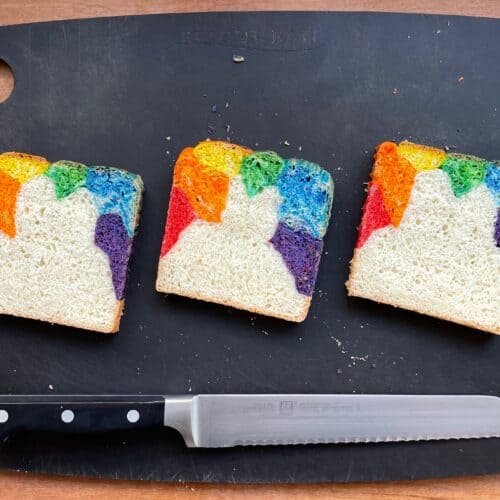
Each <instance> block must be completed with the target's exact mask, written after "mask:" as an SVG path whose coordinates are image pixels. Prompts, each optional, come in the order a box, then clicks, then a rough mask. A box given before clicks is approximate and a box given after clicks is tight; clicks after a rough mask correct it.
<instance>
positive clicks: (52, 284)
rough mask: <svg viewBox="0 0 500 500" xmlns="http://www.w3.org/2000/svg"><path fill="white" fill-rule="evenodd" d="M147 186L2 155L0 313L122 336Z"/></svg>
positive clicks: (92, 170)
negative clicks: (128, 281) (132, 256)
mask: <svg viewBox="0 0 500 500" xmlns="http://www.w3.org/2000/svg"><path fill="white" fill-rule="evenodd" d="M142 190H143V184H142V180H141V178H140V177H139V176H138V175H134V174H131V173H129V172H125V171H124V170H119V169H116V168H109V167H86V166H85V165H82V164H80V163H74V162H71V161H58V162H55V163H50V162H49V161H47V160H46V159H45V158H41V157H39V156H31V155H28V154H22V153H3V154H1V155H0V313H2V314H11V315H14V316H23V317H26V318H33V319H39V320H43V321H50V322H52V323H60V324H64V325H69V326H74V327H77V328H84V329H88V330H94V331H98V332H104V333H113V332H116V331H117V330H118V327H119V324H120V318H121V314H122V311H123V306H124V296H125V281H126V278H127V270H128V265H129V259H130V253H131V249H132V241H133V239H134V233H135V228H136V226H137V222H138V218H139V211H140V202H141V196H142Z"/></svg>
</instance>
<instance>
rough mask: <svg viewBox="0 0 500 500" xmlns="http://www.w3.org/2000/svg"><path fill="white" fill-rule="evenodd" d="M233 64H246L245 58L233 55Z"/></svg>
mask: <svg viewBox="0 0 500 500" xmlns="http://www.w3.org/2000/svg"><path fill="white" fill-rule="evenodd" d="M233 62H235V63H243V62H245V57H244V56H242V55H240V54H234V55H233Z"/></svg>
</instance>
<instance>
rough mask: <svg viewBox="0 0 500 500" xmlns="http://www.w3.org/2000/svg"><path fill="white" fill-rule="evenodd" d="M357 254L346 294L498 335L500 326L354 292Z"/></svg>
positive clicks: (350, 272) (351, 267)
mask: <svg viewBox="0 0 500 500" xmlns="http://www.w3.org/2000/svg"><path fill="white" fill-rule="evenodd" d="M358 254H359V251H358V249H355V250H354V255H353V257H352V259H351V262H350V263H349V266H350V270H349V279H348V280H347V281H346V282H345V286H346V288H347V294H348V295H349V296H350V297H360V298H363V299H369V300H373V301H375V302H379V303H381V304H388V305H390V306H393V307H399V308H401V309H406V310H408V311H413V312H416V313H419V314H425V315H426V316H431V317H434V318H438V319H442V320H445V321H451V322H452V323H456V324H458V325H462V326H467V327H469V328H474V329H476V330H481V331H483V332H486V333H492V334H494V335H500V327H499V328H497V329H489V328H487V327H485V326H483V325H479V324H477V323H474V322H470V321H461V320H457V319H455V318H453V317H451V316H447V315H444V314H436V313H434V312H429V311H426V310H424V309H419V308H418V307H408V306H407V305H402V304H398V303H395V302H390V301H388V300H387V299H385V298H384V297H383V296H381V295H376V296H370V295H364V294H363V293H360V292H355V291H354V290H353V285H352V283H351V280H353V279H354V276H355V275H356V273H357V270H358V266H359V255H358Z"/></svg>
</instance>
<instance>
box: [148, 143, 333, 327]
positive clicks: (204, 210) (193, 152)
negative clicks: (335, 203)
mask: <svg viewBox="0 0 500 500" xmlns="http://www.w3.org/2000/svg"><path fill="white" fill-rule="evenodd" d="M332 198H333V182H332V179H331V177H330V174H329V173H328V172H327V171H326V170H324V169H322V168H321V167H319V166H318V165H316V164H314V163H310V162H308V161H305V160H297V159H290V160H284V159H282V158H280V157H279V156H278V155H277V154H276V153H273V152H269V151H251V150H249V149H247V148H244V147H241V146H237V145H234V144H229V143H226V142H221V141H205V142H201V143H200V144H198V145H197V146H196V147H194V148H186V149H184V150H183V151H182V152H181V154H180V155H179V157H178V159H177V162H176V164H175V169H174V179H173V186H172V191H171V194H170V204H169V210H168V215H167V222H166V227H165V235H164V238H163V245H162V249H161V257H160V262H159V266H158V277H157V283H156V288H157V290H158V291H160V292H164V293H174V294H178V295H184V296H188V297H192V298H196V299H201V300H205V301H210V302H216V303H219V304H225V305H228V306H232V307H236V308H239V309H246V310H248V311H252V312H256V313H259V314H264V315H269V316H275V317H278V318H283V319H286V320H290V321H297V322H298V321H303V320H304V319H305V317H306V316H307V312H308V310H309V306H310V303H311V296H312V294H313V290H314V285H315V282H316V276H317V273H318V267H319V262H320V258H321V254H322V250H323V237H324V235H325V233H326V230H327V226H328V221H329V218H330V211H331V205H332Z"/></svg>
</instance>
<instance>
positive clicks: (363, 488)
mask: <svg viewBox="0 0 500 500" xmlns="http://www.w3.org/2000/svg"><path fill="white" fill-rule="evenodd" d="M224 10H233V11H234V10H357V11H363V10H364V11H387V12H389V11H391V12H425V13H435V14H462V15H468V16H485V17H496V18H500V0H399V1H393V0H351V1H350V0H288V1H287V0H241V1H238V0H233V1H229V0H205V1H198V0H170V1H168V0H150V1H148V0H80V1H78V0H73V1H71V0H69V1H68V0H33V1H28V0H0V25H8V24H18V23H28V22H37V21H51V20H56V19H74V18H85V17H102V16H123V15H132V14H158V13H165V12H201V11H204V12H205V11H224ZM3 78H6V76H5V72H2V71H1V67H0V91H1V90H2V86H5V85H8V82H7V83H6V82H5V80H2V79H3ZM7 78H8V77H7ZM254 497H260V498H261V499H262V500H265V499H273V500H279V499H282V498H300V499H314V500H320V499H321V500H323V499H327V498H328V499H330V498H340V499H350V500H355V499H363V500H366V499H372V498H373V499H384V498H391V499H410V498H411V499H424V498H425V499H433V498H440V499H445V498H446V499H457V498H465V499H474V500H477V499H494V498H496V499H500V474H498V475H494V476H484V477H472V478H460V479H442V480H428V481H400V482H390V483H366V484H361V483H357V484H345V485H344V484H341V485H335V484H333V485H329V484H320V485H284V486H276V485H204V484H185V483H176V484H164V483H149V482H137V481H112V480H106V481H100V480H94V479H76V478H62V477H52V476H35V475H29V474H21V473H16V472H0V499H2V500H8V499H17V498H19V499H34V498H43V499H56V500H57V499H61V500H63V499H64V500H68V499H73V498H75V499H114V498H120V499H121V500H128V499H131V500H132V499H133V500H136V499H137V500H140V499H146V498H147V499H154V500H156V499H160V498H169V499H172V500H180V499H186V498H189V499H191V500H202V499H203V500H206V499H209V498H210V499H213V498H216V499H231V500H233V499H234V500H243V499H250V498H254Z"/></svg>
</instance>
